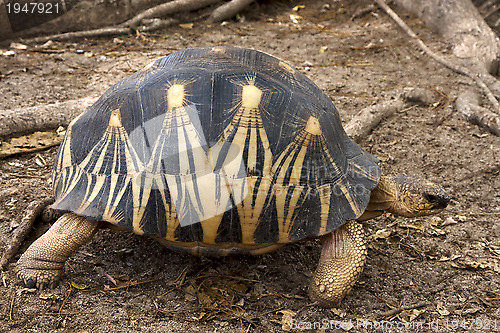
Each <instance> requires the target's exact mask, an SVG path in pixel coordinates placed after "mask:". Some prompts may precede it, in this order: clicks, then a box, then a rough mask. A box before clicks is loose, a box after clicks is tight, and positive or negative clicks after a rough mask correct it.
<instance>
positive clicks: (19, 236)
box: [0, 198, 54, 270]
mask: <svg viewBox="0 0 500 333" xmlns="http://www.w3.org/2000/svg"><path fill="white" fill-rule="evenodd" d="M52 202H54V199H51V198H50V199H45V200H42V201H33V202H32V203H30V204H29V205H28V207H27V208H26V213H25V215H24V216H23V218H22V220H21V222H20V223H19V226H18V227H17V228H16V230H14V232H13V233H12V236H11V238H10V242H9V244H8V245H7V248H6V249H5V251H4V253H3V256H2V259H1V260H0V269H2V270H3V269H4V268H5V266H6V265H7V263H8V262H9V260H10V258H12V257H13V256H14V255H15V254H16V253H17V250H19V247H20V246H21V244H22V243H23V240H24V239H25V238H26V236H27V235H28V234H29V232H30V231H31V228H32V227H33V224H34V223H35V220H36V218H37V217H38V215H40V213H41V212H42V211H43V210H44V209H45V207H47V206H48V205H50V204H51V203H52Z"/></svg>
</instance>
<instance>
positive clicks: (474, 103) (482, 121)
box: [455, 91, 500, 136]
mask: <svg viewBox="0 0 500 333" xmlns="http://www.w3.org/2000/svg"><path fill="white" fill-rule="evenodd" d="M455 108H456V109H457V110H458V112H460V113H461V114H462V115H463V116H464V117H465V119H467V120H468V121H470V122H471V123H472V124H475V125H478V126H480V127H482V128H484V129H486V130H488V131H490V132H491V133H493V134H495V135H497V136H500V117H499V116H497V115H496V114H494V113H493V112H491V111H490V110H488V109H486V108H483V107H481V106H479V98H478V96H477V94H475V93H473V92H471V91H466V92H464V93H462V94H460V95H459V96H458V98H457V99H456V100H455Z"/></svg>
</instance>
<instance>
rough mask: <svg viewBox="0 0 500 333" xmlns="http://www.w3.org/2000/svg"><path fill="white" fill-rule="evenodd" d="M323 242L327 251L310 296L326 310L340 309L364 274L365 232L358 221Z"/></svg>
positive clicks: (312, 281) (350, 223) (332, 233)
mask: <svg viewBox="0 0 500 333" xmlns="http://www.w3.org/2000/svg"><path fill="white" fill-rule="evenodd" d="M321 241H322V243H323V248H322V250H321V257H320V260H319V263H318V267H317V268H316V272H315V273H314V276H313V278H312V280H311V284H310V286H309V295H310V297H311V299H312V300H313V301H317V302H319V303H320V304H321V305H323V306H328V307H332V306H338V305H339V304H340V301H341V300H342V299H343V298H344V296H345V295H347V293H348V292H349V291H350V290H351V288H352V286H353V285H354V284H355V283H356V281H357V280H358V278H359V275H360V274H361V272H362V271H363V266H364V265H365V261H366V253H367V250H366V244H365V234H364V230H363V227H362V226H361V225H360V224H359V223H357V222H356V221H348V222H347V223H346V224H344V225H343V226H342V227H340V228H339V229H337V230H335V231H332V232H331V233H330V234H327V235H325V236H323V237H322V238H321Z"/></svg>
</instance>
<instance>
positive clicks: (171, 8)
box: [119, 0, 220, 28]
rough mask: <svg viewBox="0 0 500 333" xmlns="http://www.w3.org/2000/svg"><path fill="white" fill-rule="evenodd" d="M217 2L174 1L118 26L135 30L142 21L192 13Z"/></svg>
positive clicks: (210, 0)
mask: <svg viewBox="0 0 500 333" xmlns="http://www.w3.org/2000/svg"><path fill="white" fill-rule="evenodd" d="M217 2H220V0H174V1H170V2H167V3H164V4H161V5H158V6H155V7H152V8H149V9H147V10H145V11H143V12H142V13H140V14H138V15H136V16H134V17H133V18H131V19H130V20H128V21H125V22H123V23H122V24H120V25H119V26H120V27H122V28H124V27H127V28H135V27H137V26H139V25H140V24H141V22H142V20H144V19H148V18H154V17H164V16H165V15H170V14H175V13H179V12H182V11H193V10H197V9H200V8H204V7H207V6H210V5H212V4H214V3H217Z"/></svg>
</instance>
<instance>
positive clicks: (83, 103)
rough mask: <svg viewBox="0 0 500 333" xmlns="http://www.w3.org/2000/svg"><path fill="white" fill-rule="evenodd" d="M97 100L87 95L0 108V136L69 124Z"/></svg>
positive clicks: (10, 135)
mask: <svg viewBox="0 0 500 333" xmlns="http://www.w3.org/2000/svg"><path fill="white" fill-rule="evenodd" d="M96 100H97V98H95V97H85V98H81V99H78V100H70V101H65V102H60V103H59V102H58V103H55V104H42V105H37V106H32V107H28V108H20V109H14V110H0V138H2V137H3V138H5V137H12V136H13V135H20V134H25V133H32V132H35V131H43V130H47V129H54V128H57V127H59V126H61V125H67V124H69V123H70V122H71V120H73V118H75V117H76V116H78V115H79V114H80V113H82V112H83V111H85V110H86V109H87V108H88V107H89V106H90V105H92V104H93V103H94V102H95V101H96Z"/></svg>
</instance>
